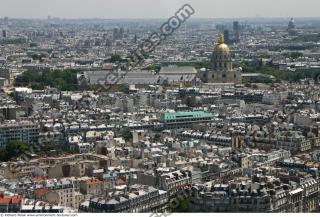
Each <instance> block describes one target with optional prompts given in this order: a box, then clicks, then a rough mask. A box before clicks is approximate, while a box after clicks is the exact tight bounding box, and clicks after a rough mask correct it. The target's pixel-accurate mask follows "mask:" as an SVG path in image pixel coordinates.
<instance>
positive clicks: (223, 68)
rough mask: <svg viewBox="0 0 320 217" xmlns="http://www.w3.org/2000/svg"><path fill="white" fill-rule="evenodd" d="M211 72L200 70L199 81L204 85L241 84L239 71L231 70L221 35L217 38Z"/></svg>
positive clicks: (230, 63)
mask: <svg viewBox="0 0 320 217" xmlns="http://www.w3.org/2000/svg"><path fill="white" fill-rule="evenodd" d="M211 67H212V68H211V70H201V71H200V72H199V75H200V79H201V80H202V81H203V82H205V83H241V81H242V77H241V70H240V69H233V67H232V59H231V54H230V49H229V47H228V45H226V44H225V43H224V36H223V34H221V35H220V36H219V38H218V44H217V45H216V46H215V48H214V50H213V53H212V59H211Z"/></svg>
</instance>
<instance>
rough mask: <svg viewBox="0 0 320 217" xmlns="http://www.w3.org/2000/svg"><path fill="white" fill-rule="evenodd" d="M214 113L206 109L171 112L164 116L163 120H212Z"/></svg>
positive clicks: (172, 121) (173, 122) (173, 121)
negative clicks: (205, 110)
mask: <svg viewBox="0 0 320 217" xmlns="http://www.w3.org/2000/svg"><path fill="white" fill-rule="evenodd" d="M212 118H213V115H212V113H210V112H204V111H196V112H169V113H165V114H164V115H163V116H162V122H164V123H167V124H176V123H196V122H206V121H211V120H212Z"/></svg>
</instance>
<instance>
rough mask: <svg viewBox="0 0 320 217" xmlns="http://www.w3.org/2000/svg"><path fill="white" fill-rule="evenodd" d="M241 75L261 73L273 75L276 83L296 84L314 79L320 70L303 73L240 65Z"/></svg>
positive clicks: (261, 66) (263, 66) (273, 67)
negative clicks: (303, 80) (307, 79)
mask: <svg viewBox="0 0 320 217" xmlns="http://www.w3.org/2000/svg"><path fill="white" fill-rule="evenodd" d="M240 66H241V67H242V72H243V73H263V74H268V75H273V76H274V77H275V78H276V82H279V81H288V82H297V81H299V80H300V79H304V78H314V77H315V76H316V74H318V73H320V70H308V69H306V70H303V71H289V70H280V69H279V68H278V67H276V66H268V65H260V64H258V65H255V64H250V63H242V64H240Z"/></svg>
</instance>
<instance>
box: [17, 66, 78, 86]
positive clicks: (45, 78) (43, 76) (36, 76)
mask: <svg viewBox="0 0 320 217" xmlns="http://www.w3.org/2000/svg"><path fill="white" fill-rule="evenodd" d="M14 85H15V86H16V87H21V86H22V87H26V86H27V87H31V88H32V89H37V90H43V89H44V88H45V87H47V86H50V87H54V88H57V89H59V90H62V91H74V90H77V89H78V84H77V70H74V69H67V70H64V71H61V70H53V71H45V72H42V73H40V72H39V73H38V72H32V71H26V72H24V73H23V74H22V75H20V76H18V77H17V78H16V80H15V83H14Z"/></svg>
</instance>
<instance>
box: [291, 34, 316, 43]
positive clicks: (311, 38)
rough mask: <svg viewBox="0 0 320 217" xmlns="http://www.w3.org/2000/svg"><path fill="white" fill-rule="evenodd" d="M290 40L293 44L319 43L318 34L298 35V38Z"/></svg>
mask: <svg viewBox="0 0 320 217" xmlns="http://www.w3.org/2000/svg"><path fill="white" fill-rule="evenodd" d="M292 40H293V41H295V42H319V41H320V33H318V34H305V35H299V36H297V37H295V38H293V39H292Z"/></svg>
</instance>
